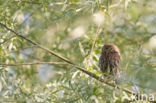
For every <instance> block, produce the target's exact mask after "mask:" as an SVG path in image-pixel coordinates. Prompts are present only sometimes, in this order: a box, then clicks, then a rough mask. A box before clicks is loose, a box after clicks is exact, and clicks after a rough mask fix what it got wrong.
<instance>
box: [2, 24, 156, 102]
mask: <svg viewBox="0 0 156 103" xmlns="http://www.w3.org/2000/svg"><path fill="white" fill-rule="evenodd" d="M0 25H1V26H3V27H4V28H6V29H7V30H9V31H11V32H12V33H14V34H15V35H17V36H18V37H20V38H23V39H25V40H26V41H28V42H30V43H31V44H33V45H36V46H38V47H39V48H41V49H43V50H45V51H47V52H49V53H50V54H52V55H54V56H56V57H58V58H60V59H61V60H63V61H65V62H67V63H68V64H69V65H71V66H73V67H75V68H77V69H78V70H80V71H82V72H84V73H86V74H87V75H89V76H91V77H93V78H94V79H96V80H98V81H100V82H102V83H104V84H106V85H108V86H111V87H116V85H113V84H112V83H108V82H105V80H104V79H102V78H100V77H99V76H97V75H96V74H94V73H92V72H89V71H87V70H85V68H82V67H80V66H77V65H76V64H75V63H73V62H71V61H69V60H68V59H66V58H65V57H63V56H61V55H59V54H57V53H55V52H54V51H51V50H50V49H48V48H45V47H43V46H42V45H40V44H38V43H36V42H34V41H32V40H30V39H28V38H26V37H24V36H22V35H20V34H18V33H17V32H15V31H14V30H12V29H10V28H9V27H7V26H6V25H5V24H3V23H0ZM117 88H118V89H122V90H123V91H125V92H126V93H129V94H134V95H135V96H138V95H139V94H138V93H135V92H133V91H131V90H129V89H127V88H121V87H117ZM154 102H156V101H153V103H154Z"/></svg>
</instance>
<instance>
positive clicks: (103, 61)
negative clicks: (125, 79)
mask: <svg viewBox="0 0 156 103" xmlns="http://www.w3.org/2000/svg"><path fill="white" fill-rule="evenodd" d="M99 67H100V69H101V71H102V72H103V73H105V72H106V71H107V67H108V63H107V60H106V57H105V56H104V55H101V56H100V58H99Z"/></svg>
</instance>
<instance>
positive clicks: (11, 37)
mask: <svg viewBox="0 0 156 103" xmlns="http://www.w3.org/2000/svg"><path fill="white" fill-rule="evenodd" d="M14 37H16V35H13V36H11V37H10V38H9V39H6V40H5V41H3V42H1V43H0V45H2V44H4V43H6V42H7V41H9V40H11V39H12V38H14Z"/></svg>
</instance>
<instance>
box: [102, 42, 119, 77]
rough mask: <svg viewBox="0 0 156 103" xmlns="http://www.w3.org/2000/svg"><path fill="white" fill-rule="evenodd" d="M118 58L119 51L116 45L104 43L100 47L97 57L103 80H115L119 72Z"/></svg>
mask: <svg viewBox="0 0 156 103" xmlns="http://www.w3.org/2000/svg"><path fill="white" fill-rule="evenodd" d="M120 58H121V56H120V51H119V49H118V47H117V46H116V45H114V44H105V45H104V46H103V47H102V51H101V56H100V58H99V67H100V69H101V71H102V73H103V76H104V79H105V80H112V79H114V80H115V79H116V78H117V77H119V75H120V72H119V69H118V66H119V63H120Z"/></svg>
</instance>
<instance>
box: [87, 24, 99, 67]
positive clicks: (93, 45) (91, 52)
mask: <svg viewBox="0 0 156 103" xmlns="http://www.w3.org/2000/svg"><path fill="white" fill-rule="evenodd" d="M100 29H101V25H99V26H98V28H97V30H96V34H95V38H94V40H93V43H92V48H91V51H90V55H89V58H88V60H89V61H88V62H89V63H90V58H91V56H92V54H93V50H94V47H95V43H96V40H97V37H98V34H99V31H100ZM88 66H89V65H88V64H87V69H88Z"/></svg>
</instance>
